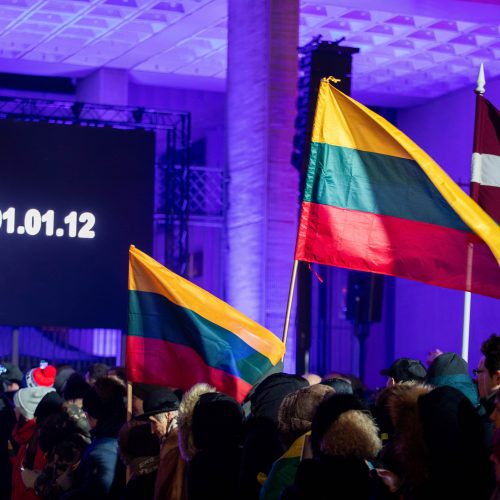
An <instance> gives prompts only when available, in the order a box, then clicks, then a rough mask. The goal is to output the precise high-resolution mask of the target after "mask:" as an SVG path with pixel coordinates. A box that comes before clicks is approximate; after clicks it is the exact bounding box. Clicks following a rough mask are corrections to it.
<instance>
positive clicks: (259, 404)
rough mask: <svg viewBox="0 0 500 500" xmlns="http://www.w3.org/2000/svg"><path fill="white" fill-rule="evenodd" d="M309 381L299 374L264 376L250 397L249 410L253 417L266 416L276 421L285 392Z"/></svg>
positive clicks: (289, 391) (299, 387) (295, 389)
mask: <svg viewBox="0 0 500 500" xmlns="http://www.w3.org/2000/svg"><path fill="white" fill-rule="evenodd" d="M308 386H309V382H308V381H307V380H306V379H305V378H303V377H301V376H300V375H291V374H289V373H273V374H272V375H269V377H267V378H265V379H264V380H263V381H262V382H261V383H260V384H259V385H258V386H257V387H256V388H255V391H254V392H253V394H252V396H251V397H250V404H251V412H252V415H253V416H254V417H266V418H269V419H270V420H272V421H273V422H275V423H277V422H278V410H279V407H280V405H281V402H282V401H283V399H284V398H285V396H286V395H287V394H290V393H291V392H295V391H297V390H299V389H302V388H303V387H308Z"/></svg>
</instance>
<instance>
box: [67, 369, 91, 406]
mask: <svg viewBox="0 0 500 500" xmlns="http://www.w3.org/2000/svg"><path fill="white" fill-rule="evenodd" d="M89 390H90V385H89V384H87V382H85V378H84V377H83V375H80V374H79V373H77V372H75V373H72V374H71V375H70V376H69V378H68V380H66V382H65V383H64V386H63V388H62V395H63V398H64V399H65V400H66V401H73V402H76V403H78V404H80V405H81V402H82V400H83V397H84V396H85V394H87V392H88V391H89Z"/></svg>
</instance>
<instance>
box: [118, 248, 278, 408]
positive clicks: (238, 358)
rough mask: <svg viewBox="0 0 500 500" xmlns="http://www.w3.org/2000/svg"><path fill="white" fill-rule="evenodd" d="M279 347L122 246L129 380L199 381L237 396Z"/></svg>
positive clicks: (212, 299)
mask: <svg viewBox="0 0 500 500" xmlns="http://www.w3.org/2000/svg"><path fill="white" fill-rule="evenodd" d="M284 352H285V346H284V344H283V342H281V341H280V340H279V339H278V338H277V337H276V336H275V335H274V334H273V333H271V332H270V331H269V330H266V329H265V328H264V327H262V326H261V325H259V324H258V323H256V322H255V321H252V320H251V319H249V318H247V317H246V316H244V315H243V314H242V313H240V312H239V311H237V310H236V309H234V308H233V307H231V306H230V305H229V304H227V303H225V302H223V301H222V300H220V299H218V298H217V297H215V296H213V295H211V294H210V293H208V292H207V291H205V290H203V289H202V288H199V287H198V286H196V285H194V284H193V283H191V282H189V281H187V280H185V279H184V278H182V277H181V276H179V275H177V274H175V273H173V272H171V271H169V270H168V269H167V268H165V267H163V266H162V265H161V264H160V263H158V262H156V261H155V260H153V259H152V258H151V257H149V256H148V255H146V254H145V253H143V252H141V251H140V250H138V249H137V248H135V247H133V246H132V247H130V252H129V330H128V337H127V356H126V368H127V376H128V379H129V380H130V381H131V382H142V383H146V384H159V385H167V386H171V387H178V388H180V389H184V390H186V389H189V388H190V387H191V386H192V385H193V384H195V383H197V382H207V383H209V384H212V385H214V386H215V387H216V388H217V389H218V390H219V391H222V392H224V393H226V394H228V395H230V396H233V397H234V398H235V399H237V400H238V401H242V400H243V399H244V398H245V396H246V395H247V394H248V392H249V391H250V389H251V387H252V385H253V384H255V383H256V382H257V381H258V380H260V379H261V378H262V377H263V376H264V375H265V374H266V372H267V371H269V369H270V368H272V367H273V366H274V365H276V364H277V363H278V362H279V361H280V360H281V358H282V357H283V354H284Z"/></svg>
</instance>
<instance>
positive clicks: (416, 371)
mask: <svg viewBox="0 0 500 500" xmlns="http://www.w3.org/2000/svg"><path fill="white" fill-rule="evenodd" d="M380 373H381V375H385V376H386V377H387V384H386V387H390V386H391V385H394V384H400V383H401V382H410V381H412V380H413V381H415V382H423V381H424V380H425V377H426V374H427V372H426V370H425V366H424V365H423V364H422V363H421V362H420V361H419V360H417V359H411V358H399V359H396V361H394V363H392V365H391V367H390V368H387V369H384V370H382V371H381V372H380Z"/></svg>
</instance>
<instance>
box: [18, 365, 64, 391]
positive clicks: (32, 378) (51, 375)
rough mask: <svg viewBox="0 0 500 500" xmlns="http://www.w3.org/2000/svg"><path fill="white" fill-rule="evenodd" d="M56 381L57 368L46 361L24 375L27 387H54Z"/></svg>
mask: <svg viewBox="0 0 500 500" xmlns="http://www.w3.org/2000/svg"><path fill="white" fill-rule="evenodd" d="M55 380H56V367H55V366H52V365H49V364H48V363H47V362H46V361H40V366H38V367H36V368H32V369H31V370H28V371H27V372H26V374H25V375H24V380H23V385H24V386H25V387H53V386H54V382H55Z"/></svg>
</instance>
